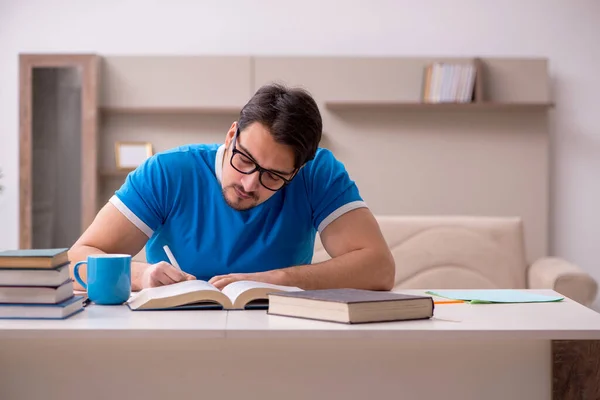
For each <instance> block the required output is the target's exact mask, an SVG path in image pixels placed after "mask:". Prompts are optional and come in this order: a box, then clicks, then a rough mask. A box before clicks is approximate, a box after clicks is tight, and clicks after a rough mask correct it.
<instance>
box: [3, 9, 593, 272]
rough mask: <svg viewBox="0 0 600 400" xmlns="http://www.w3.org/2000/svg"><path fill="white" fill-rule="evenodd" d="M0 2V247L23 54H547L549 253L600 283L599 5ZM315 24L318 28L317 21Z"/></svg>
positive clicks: (7, 233) (10, 242)
mask: <svg viewBox="0 0 600 400" xmlns="http://www.w3.org/2000/svg"><path fill="white" fill-rule="evenodd" d="M232 4H233V3H230V2H219V1H216V0H214V1H203V2H202V3H196V4H193V3H192V2H189V3H187V4H185V5H184V4H183V3H182V2H179V3H177V2H169V3H162V4H161V5H159V4H157V3H149V2H143V1H141V0H138V1H128V2H122V1H120V2H117V1H114V0H112V1H87V2H77V1H73V0H71V1H64V0H63V1H60V0H57V1H54V2H52V3H51V4H50V3H46V2H43V1H41V0H32V1H27V2H9V1H7V0H0V168H1V169H2V170H3V171H4V175H5V177H4V178H3V179H2V184H3V185H4V186H6V189H5V192H4V193H3V194H2V195H1V197H0V227H1V228H0V248H9V247H16V246H17V244H18V236H17V234H18V85H17V84H18V80H17V78H18V65H17V54H18V53H19V52H90V51H91V52H98V53H106V54H113V55H117V54H239V55H250V54H252V55H309V54H311V55H341V54H343V55H424V56H429V55H449V56H455V55H456V56H472V55H483V56H523V57H526V56H542V57H548V58H549V59H550V72H551V74H552V75H553V76H554V78H555V85H554V87H553V90H554V97H555V99H556V104H557V107H556V110H555V111H554V112H553V114H552V133H553V158H552V179H551V216H550V221H551V228H552V232H551V238H552V240H551V249H552V253H553V254H556V255H559V256H563V257H566V258H568V259H569V260H572V261H573V262H575V263H578V264H579V265H581V266H582V267H583V268H585V269H586V270H588V271H590V272H591V273H592V274H593V275H594V277H595V278H597V279H599V280H600V262H598V260H599V259H600V252H599V251H598V248H599V246H598V245H597V241H598V238H599V237H600V208H599V207H598V204H600V184H599V183H598V182H599V181H600V180H599V178H598V172H599V171H600V119H599V118H598V115H597V113H598V112H597V108H598V105H597V104H598V102H597V96H598V95H597V93H598V92H599V91H600V76H599V75H598V74H597V71H596V69H597V66H598V65H600V46H598V43H597V40H598V38H599V37H600V21H598V19H599V17H598V16H599V15H600V2H598V1H596V0H580V1H578V2H577V3H576V4H574V3H573V2H569V1H567V0H565V1H558V0H530V1H527V2H522V1H518V0H510V1H509V0H507V1H503V2H494V1H492V0H455V1H453V2H446V1H444V0H435V1H428V2H418V3H415V2H409V1H400V0H389V1H346V2H344V3H343V6H341V4H342V3H339V2H338V1H316V0H310V1H308V0H307V1H304V2H296V3H290V2H276V1H267V0H263V1H248V2H244V3H241V2H239V3H235V8H231V7H232ZM309 26H310V27H309Z"/></svg>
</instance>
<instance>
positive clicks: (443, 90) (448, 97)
mask: <svg viewBox="0 0 600 400" xmlns="http://www.w3.org/2000/svg"><path fill="white" fill-rule="evenodd" d="M476 74H477V67H476V65H475V64H474V63H466V64H465V63H444V62H436V63H432V64H430V65H428V66H427V67H426V68H425V71H424V77H423V95H422V100H423V102H425V103H470V102H471V101H472V100H473V95H474V88H475V75H476Z"/></svg>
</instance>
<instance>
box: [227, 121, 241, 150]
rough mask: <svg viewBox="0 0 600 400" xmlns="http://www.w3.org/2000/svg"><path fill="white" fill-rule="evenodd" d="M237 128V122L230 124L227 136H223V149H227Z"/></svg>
mask: <svg viewBox="0 0 600 400" xmlns="http://www.w3.org/2000/svg"><path fill="white" fill-rule="evenodd" d="M237 127H238V125H237V121H234V122H233V124H231V127H230V128H229V130H228V131H227V135H226V136H225V148H227V149H228V148H229V145H230V144H231V141H232V140H233V137H234V136H235V132H236V131H237Z"/></svg>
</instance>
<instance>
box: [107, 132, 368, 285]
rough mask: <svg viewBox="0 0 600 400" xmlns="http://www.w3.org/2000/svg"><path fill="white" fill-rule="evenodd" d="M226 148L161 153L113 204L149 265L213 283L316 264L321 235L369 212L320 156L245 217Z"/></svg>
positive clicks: (326, 154)
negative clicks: (232, 193) (171, 261)
mask: <svg viewBox="0 0 600 400" xmlns="http://www.w3.org/2000/svg"><path fill="white" fill-rule="evenodd" d="M224 150H225V147H224V145H219V144H195V145H187V146H182V147H178V148H175V149H172V150H169V151H166V152H162V153H158V154H156V155H154V156H152V157H151V158H149V159H148V160H146V161H145V162H144V163H143V164H142V165H141V166H140V167H138V168H137V169H136V170H135V171H133V172H131V173H130V174H129V175H128V176H127V179H126V180H125V183H124V184H123V186H122V187H121V188H120V189H119V190H117V191H116V192H115V195H114V196H113V197H112V198H111V199H110V202H111V203H112V204H113V205H115V206H116V207H117V208H118V209H119V210H120V211H121V212H122V213H123V214H124V215H125V216H126V217H127V218H128V219H129V220H130V221H131V222H132V223H134V224H135V225H136V226H137V227H138V228H139V229H140V230H141V231H142V232H144V233H145V234H146V235H147V236H148V237H149V241H148V242H147V244H146V258H147V262H149V263H151V264H153V263H157V262H159V261H167V262H168V258H167V255H166V254H165V252H164V250H163V246H164V245H166V244H168V245H169V247H170V249H171V251H172V252H173V255H174V256H175V258H176V259H177V262H178V263H179V265H180V267H181V268H182V269H183V270H184V271H186V272H188V273H190V274H192V275H194V276H196V278H197V279H204V280H208V279H210V278H211V277H213V276H214V275H222V274H228V273H238V272H242V273H247V272H260V271H267V270H272V269H277V268H285V267H290V266H294V265H302V264H310V262H311V260H312V257H313V249H314V241H315V234H316V232H317V231H318V232H322V231H323V229H325V227H326V226H327V225H328V224H329V223H331V222H332V221H333V220H335V219H336V218H337V217H339V216H340V215H342V214H344V213H345V212H348V211H350V210H353V209H356V208H359V207H366V204H365V203H364V202H363V200H362V198H361V196H360V194H359V191H358V188H357V187H356V185H355V183H354V182H353V181H352V180H351V179H350V177H349V176H348V173H347V172H346V169H345V168H344V165H343V164H342V163H341V162H340V161H338V160H336V159H335V158H334V156H333V154H332V153H331V152H330V151H329V150H326V149H319V150H318V151H317V154H316V156H315V158H314V159H313V160H311V161H309V162H308V163H307V164H306V165H305V166H304V168H302V169H300V171H299V173H298V174H297V175H296V176H295V177H294V179H293V180H292V182H291V183H290V184H289V185H287V186H286V187H284V188H283V189H281V190H280V191H278V192H276V193H275V194H274V195H273V196H272V197H270V198H269V199H268V200H267V201H265V202H263V203H262V204H260V205H258V206H256V207H254V208H251V209H249V210H246V211H238V210H235V209H233V208H231V207H230V206H229V205H228V204H227V203H226V202H225V199H224V198H223V194H222V189H221V183H220V181H221V172H222V161H223V155H224Z"/></svg>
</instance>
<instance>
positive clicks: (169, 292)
mask: <svg viewBox="0 0 600 400" xmlns="http://www.w3.org/2000/svg"><path fill="white" fill-rule="evenodd" d="M202 290H213V291H216V292H218V291H219V289H217V288H216V287H214V286H213V285H211V284H210V283H208V282H206V281H200V280H194V281H184V282H178V283H173V284H172V285H165V286H158V287H153V288H145V289H142V290H141V291H140V292H139V293H138V295H137V296H148V298H152V299H161V298H165V297H173V296H177V295H181V294H185V293H190V292H199V291H202ZM137 296H135V297H137ZM135 297H132V298H131V301H132V300H134V299H135Z"/></svg>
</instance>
